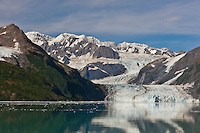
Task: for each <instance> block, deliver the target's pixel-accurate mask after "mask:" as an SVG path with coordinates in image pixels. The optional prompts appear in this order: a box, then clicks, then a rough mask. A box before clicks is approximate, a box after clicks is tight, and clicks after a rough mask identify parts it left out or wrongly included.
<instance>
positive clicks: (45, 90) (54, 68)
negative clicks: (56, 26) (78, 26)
mask: <svg viewBox="0 0 200 133" xmlns="http://www.w3.org/2000/svg"><path fill="white" fill-rule="evenodd" d="M47 38H48V37H47ZM72 39H73V38H72ZM49 40H51V37H49ZM51 52H52V51H51ZM0 66H1V67H0V68H1V70H0V100H103V99H104V97H105V91H104V88H103V87H102V86H99V85H95V84H93V83H92V82H90V81H89V80H86V79H84V78H82V77H81V76H80V74H79V73H78V71H77V70H75V69H72V68H70V67H68V66H67V65H65V64H62V63H60V62H58V61H57V60H55V59H53V58H52V57H50V56H49V55H48V54H47V53H46V52H45V51H44V50H43V49H42V48H41V47H40V46H38V45H35V44H34V43H32V41H31V40H29V39H28V38H27V36H26V35H25V34H24V32H23V31H22V30H20V29H19V28H18V27H17V26H15V25H14V24H11V25H8V26H5V27H1V28H0Z"/></svg>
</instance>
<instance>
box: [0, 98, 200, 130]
mask: <svg viewBox="0 0 200 133" xmlns="http://www.w3.org/2000/svg"><path fill="white" fill-rule="evenodd" d="M0 132H2V133H73V132H75V133H76V132H78V133H82V132H83V133H89V132H92V133H95V132H97V133H101V132H102V133H126V132H127V133H140V132H141V133H179V132H180V133H182V132H185V133H200V107H199V104H184V103H156V104H155V103H151V104H150V103H127V102H126V103H122V102H109V103H104V102H67V103H65V102H62V103H61V102H23V103H21V102H15V103H8V102H0Z"/></svg>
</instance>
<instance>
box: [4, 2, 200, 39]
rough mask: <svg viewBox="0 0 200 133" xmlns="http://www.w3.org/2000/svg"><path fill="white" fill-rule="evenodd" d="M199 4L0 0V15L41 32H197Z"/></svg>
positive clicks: (199, 26)
mask: <svg viewBox="0 0 200 133" xmlns="http://www.w3.org/2000/svg"><path fill="white" fill-rule="evenodd" d="M199 5H200V1H197V0H194V1H188V0H178V1H174V0H168V1H166V0H152V1H149V0H141V1H138V0H123V1H121V0H84V1H83V0H73V1H72V0H59V1H57V0H42V1H39V0H26V1H24V0H17V1H16V0H3V1H1V5H0V17H1V18H2V21H1V23H3V24H4V23H5V24H6V23H16V24H19V26H20V27H22V29H24V30H26V31H27V30H31V29H32V30H38V31H41V32H45V33H53V32H55V31H56V32H80V33H81V32H84V33H86V32H87V33H97V32H102V33H118V34H151V33H152V34H156V33H157V34H160V33H165V34H170V33H173V34H198V35H199V34H200V32H199V28H200V14H199V12H200V8H199ZM1 23H0V24H1Z"/></svg>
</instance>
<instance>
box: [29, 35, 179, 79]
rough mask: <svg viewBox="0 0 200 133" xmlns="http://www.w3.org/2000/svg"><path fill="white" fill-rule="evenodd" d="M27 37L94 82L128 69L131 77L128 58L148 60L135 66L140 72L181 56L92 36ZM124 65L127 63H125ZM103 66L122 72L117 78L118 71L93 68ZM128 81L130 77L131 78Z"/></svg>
mask: <svg viewBox="0 0 200 133" xmlns="http://www.w3.org/2000/svg"><path fill="white" fill-rule="evenodd" d="M26 35H27V36H28V38H29V39H30V40H32V41H33V42H34V43H35V44H37V45H39V46H41V47H42V48H43V49H44V50H45V51H46V52H47V53H48V54H49V55H51V56H52V57H53V58H54V59H57V60H59V61H60V62H62V63H64V64H67V65H69V66H71V67H73V68H76V69H78V70H79V72H80V73H81V76H83V77H85V78H87V79H91V80H94V79H103V78H105V77H113V76H116V75H120V74H124V72H125V71H124V70H125V69H126V70H127V71H126V73H127V74H128V73H129V72H128V71H129V69H127V67H129V65H128V64H127V63H129V64H130V63H131V62H130V61H128V60H127V59H128V58H130V59H131V60H132V59H136V57H138V58H143V57H145V60H143V59H141V60H139V61H138V62H137V63H135V64H134V65H135V66H133V67H135V68H137V71H138V69H139V68H141V67H142V66H143V65H144V64H145V63H146V62H148V63H149V61H152V60H154V59H155V58H156V59H158V58H162V57H166V58H168V57H173V56H176V55H177V54H178V53H175V52H173V51H171V50H169V49H167V48H162V49H158V48H152V47H149V46H148V45H145V44H139V43H127V42H123V43H120V44H116V43H115V42H110V41H108V42H101V41H100V40H98V39H97V38H95V37H92V36H85V35H74V34H70V33H63V34H60V35H59V36H57V37H55V38H54V37H50V36H48V35H44V34H41V33H39V32H28V33H26ZM126 54H127V55H128V56H127V57H125V56H124V55H126ZM143 55H146V56H143ZM124 61H125V62H126V63H123V62H124ZM99 62H104V63H106V64H110V65H111V64H112V65H114V66H117V67H115V68H114V69H115V70H114V71H119V73H118V74H116V72H114V71H112V72H114V73H112V72H111V71H109V70H108V69H103V71H102V69H100V68H98V69H95V70H94V69H92V68H90V67H91V66H93V65H94V64H98V63H99ZM133 62H134V61H133ZM126 65H128V66H126ZM95 66H96V65H95ZM124 67H125V68H124ZM95 68H96V67H95ZM130 71H132V70H130ZM108 73H109V74H108ZM135 73H137V72H135ZM93 74H94V75H93ZM89 75H90V76H89ZM126 78H130V77H129V76H127V77H126Z"/></svg>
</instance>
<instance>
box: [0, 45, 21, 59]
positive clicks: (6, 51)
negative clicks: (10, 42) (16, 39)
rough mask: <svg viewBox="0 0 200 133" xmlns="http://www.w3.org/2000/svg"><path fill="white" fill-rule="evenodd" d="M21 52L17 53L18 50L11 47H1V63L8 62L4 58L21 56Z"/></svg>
mask: <svg viewBox="0 0 200 133" xmlns="http://www.w3.org/2000/svg"><path fill="white" fill-rule="evenodd" d="M19 53H21V52H20V51H17V50H16V49H13V48H9V47H3V46H1V47H0V61H6V60H5V59H4V57H11V56H12V55H14V54H19Z"/></svg>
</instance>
